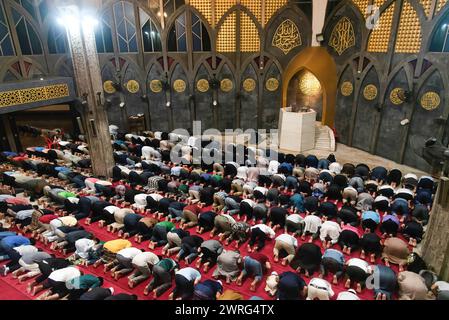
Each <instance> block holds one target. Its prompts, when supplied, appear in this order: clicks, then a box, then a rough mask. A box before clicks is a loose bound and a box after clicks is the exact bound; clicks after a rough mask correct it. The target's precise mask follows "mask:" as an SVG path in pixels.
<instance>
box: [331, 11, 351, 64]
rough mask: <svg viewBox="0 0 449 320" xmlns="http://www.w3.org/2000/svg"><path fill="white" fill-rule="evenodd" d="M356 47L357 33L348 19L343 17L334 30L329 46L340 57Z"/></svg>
mask: <svg viewBox="0 0 449 320" xmlns="http://www.w3.org/2000/svg"><path fill="white" fill-rule="evenodd" d="M354 45H355V33H354V27H353V26H352V23H351V21H350V20H349V19H348V18H347V17H343V18H341V19H340V21H338V23H337V24H336V25H335V27H334V29H333V30H332V33H331V37H330V39H329V46H331V47H332V48H334V50H335V51H336V52H337V53H338V55H339V56H340V55H341V54H342V53H343V52H345V51H346V50H347V49H348V48H351V47H353V46H354Z"/></svg>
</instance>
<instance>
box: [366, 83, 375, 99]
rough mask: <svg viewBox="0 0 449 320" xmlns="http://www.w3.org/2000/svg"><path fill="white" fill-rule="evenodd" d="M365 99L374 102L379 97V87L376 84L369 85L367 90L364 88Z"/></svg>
mask: <svg viewBox="0 0 449 320" xmlns="http://www.w3.org/2000/svg"><path fill="white" fill-rule="evenodd" d="M363 97H364V98H365V99H366V100H368V101H372V100H374V99H376V97H377V87H376V86H375V85H374V84H367V85H366V87H365V88H363Z"/></svg>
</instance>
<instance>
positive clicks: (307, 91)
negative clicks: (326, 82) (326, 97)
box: [298, 71, 321, 96]
mask: <svg viewBox="0 0 449 320" xmlns="http://www.w3.org/2000/svg"><path fill="white" fill-rule="evenodd" d="M298 89H299V91H300V92H301V93H303V94H304V95H306V96H314V95H317V94H319V93H320V92H321V83H320V81H319V80H318V79H317V77H315V75H314V74H313V73H312V72H309V71H306V72H305V73H303V74H302V76H301V78H300V79H299V88H298Z"/></svg>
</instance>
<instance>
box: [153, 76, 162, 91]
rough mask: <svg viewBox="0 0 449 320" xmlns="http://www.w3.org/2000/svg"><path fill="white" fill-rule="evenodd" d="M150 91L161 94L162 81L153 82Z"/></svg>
mask: <svg viewBox="0 0 449 320" xmlns="http://www.w3.org/2000/svg"><path fill="white" fill-rule="evenodd" d="M150 90H151V91H153V92H154V93H159V92H161V91H162V82H161V80H157V79H154V80H151V81H150Z"/></svg>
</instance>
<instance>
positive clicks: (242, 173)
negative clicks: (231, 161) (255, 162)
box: [237, 166, 248, 180]
mask: <svg viewBox="0 0 449 320" xmlns="http://www.w3.org/2000/svg"><path fill="white" fill-rule="evenodd" d="M247 172H248V167H245V166H241V167H238V168H237V178H240V179H244V180H246V178H247Z"/></svg>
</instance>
